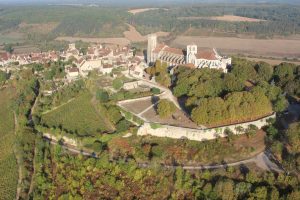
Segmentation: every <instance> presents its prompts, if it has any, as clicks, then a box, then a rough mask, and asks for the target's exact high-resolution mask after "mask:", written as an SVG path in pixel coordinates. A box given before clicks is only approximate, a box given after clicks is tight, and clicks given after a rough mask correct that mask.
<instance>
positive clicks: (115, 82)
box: [112, 78, 124, 90]
mask: <svg viewBox="0 0 300 200" xmlns="http://www.w3.org/2000/svg"><path fill="white" fill-rule="evenodd" d="M123 84H124V83H123V81H122V80H121V79H118V78H116V79H115V80H113V83H112V86H113V88H114V89H115V90H119V89H121V88H122V87H123Z"/></svg>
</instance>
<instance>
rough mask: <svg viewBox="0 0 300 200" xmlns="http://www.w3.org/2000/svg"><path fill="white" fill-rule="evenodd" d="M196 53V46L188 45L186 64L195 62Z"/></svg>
mask: <svg viewBox="0 0 300 200" xmlns="http://www.w3.org/2000/svg"><path fill="white" fill-rule="evenodd" d="M197 53H198V48H197V45H195V44H192V45H188V46H187V48H186V63H193V64H194V62H195V55H196V54H197Z"/></svg>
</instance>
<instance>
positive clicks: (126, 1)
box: [0, 0, 300, 7]
mask: <svg viewBox="0 0 300 200" xmlns="http://www.w3.org/2000/svg"><path fill="white" fill-rule="evenodd" d="M218 2H219V3H283V4H300V2H299V0H0V3H1V4H58V5H78V6H80V5H107V6H109V5H111V6H129V7H134V6H166V5H174V4H185V5H186V4H195V3H218Z"/></svg>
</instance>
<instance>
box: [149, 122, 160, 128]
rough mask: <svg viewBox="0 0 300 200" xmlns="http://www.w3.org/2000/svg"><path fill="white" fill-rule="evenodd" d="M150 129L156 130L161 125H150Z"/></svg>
mask: <svg viewBox="0 0 300 200" xmlns="http://www.w3.org/2000/svg"><path fill="white" fill-rule="evenodd" d="M150 127H151V128H152V129H158V128H161V125H160V124H155V123H151V124H150Z"/></svg>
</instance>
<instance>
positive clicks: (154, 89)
mask: <svg viewBox="0 0 300 200" xmlns="http://www.w3.org/2000/svg"><path fill="white" fill-rule="evenodd" d="M151 92H152V93H153V94H160V89H159V88H156V87H153V88H151Z"/></svg>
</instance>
